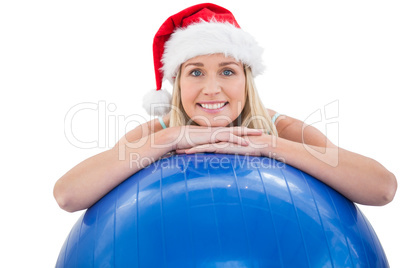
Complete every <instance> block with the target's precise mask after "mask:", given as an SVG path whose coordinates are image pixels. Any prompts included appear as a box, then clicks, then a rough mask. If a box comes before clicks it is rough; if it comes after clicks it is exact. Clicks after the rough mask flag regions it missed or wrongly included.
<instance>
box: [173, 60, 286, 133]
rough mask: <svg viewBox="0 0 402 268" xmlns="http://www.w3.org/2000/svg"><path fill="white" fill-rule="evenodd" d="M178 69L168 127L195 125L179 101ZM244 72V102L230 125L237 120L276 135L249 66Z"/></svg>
mask: <svg viewBox="0 0 402 268" xmlns="http://www.w3.org/2000/svg"><path fill="white" fill-rule="evenodd" d="M180 69H181V68H179V71H178V73H177V76H176V79H175V81H174V85H173V94H172V110H171V112H170V120H169V127H175V126H184V125H196V123H195V122H194V121H193V120H191V118H189V117H188V115H187V113H186V112H185V111H184V108H183V105H182V102H181V97H180V95H181V93H180V76H181V71H180ZM244 73H245V76H246V87H245V90H246V103H245V105H244V108H243V110H242V111H241V113H240V115H239V117H238V118H237V119H236V120H235V121H234V122H232V123H231V125H233V124H235V123H236V122H237V124H238V125H239V126H245V127H248V128H256V129H262V130H264V131H265V133H269V134H271V135H274V136H278V132H277V130H276V127H275V125H274V124H273V123H272V120H271V117H270V116H269V114H268V111H267V109H265V107H264V105H263V103H262V101H261V99H260V97H259V95H258V92H257V90H256V87H255V83H254V78H253V75H252V73H251V69H250V67H248V66H246V67H245V68H244Z"/></svg>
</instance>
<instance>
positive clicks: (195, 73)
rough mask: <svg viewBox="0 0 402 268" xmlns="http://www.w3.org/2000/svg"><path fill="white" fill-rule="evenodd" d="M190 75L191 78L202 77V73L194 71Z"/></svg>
mask: <svg viewBox="0 0 402 268" xmlns="http://www.w3.org/2000/svg"><path fill="white" fill-rule="evenodd" d="M190 74H191V75H192V76H196V77H197V76H201V75H202V73H201V71H200V70H194V71H192V72H191V73H190Z"/></svg>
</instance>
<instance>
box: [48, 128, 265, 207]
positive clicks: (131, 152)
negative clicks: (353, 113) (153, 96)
mask: <svg viewBox="0 0 402 268" xmlns="http://www.w3.org/2000/svg"><path fill="white" fill-rule="evenodd" d="M165 123H166V121H165ZM261 134H262V132H261V131H259V130H251V129H245V128H208V127H189V126H184V127H174V128H168V129H162V127H161V126H160V125H159V122H158V120H154V121H151V122H148V123H146V124H143V125H141V126H139V127H137V128H135V129H134V130H132V131H130V132H129V133H127V134H126V135H125V136H124V137H123V138H122V139H121V140H120V141H119V142H118V143H117V144H116V146H115V147H113V148H112V149H110V150H107V151H105V152H102V153H100V154H98V155H95V156H93V157H91V158H88V159H86V160H84V161H83V162H81V163H79V164H78V165H77V166H75V167H74V168H72V169H71V170H70V171H68V172H67V173H66V174H65V175H64V176H62V177H61V178H60V179H59V180H58V181H57V182H56V184H55V186H54V190H53V193H54V197H55V199H56V201H57V203H58V204H59V206H60V207H61V208H62V209H64V210H66V211H69V212H74V211H77V210H82V209H86V208H88V207H90V206H92V205H93V204H94V203H95V202H97V201H98V200H99V199H100V198H102V197H103V196H104V195H105V194H107V193H108V192H109V191H110V190H112V189H113V188H115V187H116V186H117V185H119V184H120V183H121V182H123V181H124V180H126V179H127V178H128V177H130V176H131V175H132V174H134V173H136V172H137V171H139V170H141V169H142V168H144V167H145V166H147V165H149V164H151V163H153V162H154V161H156V160H157V159H159V158H160V157H161V156H163V155H165V154H166V153H168V152H170V151H172V150H180V149H185V148H190V147H192V146H194V145H200V144H208V143H211V142H212V143H216V142H231V143H234V144H239V145H243V146H245V145H247V144H248V143H247V142H245V140H244V138H243V137H241V136H243V135H261Z"/></svg>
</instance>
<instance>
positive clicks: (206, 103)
mask: <svg viewBox="0 0 402 268" xmlns="http://www.w3.org/2000/svg"><path fill="white" fill-rule="evenodd" d="M179 83H180V90H181V91H180V92H181V96H180V97H181V101H182V105H183V108H184V111H185V112H186V114H187V115H188V116H189V117H190V118H191V119H192V120H193V121H194V122H195V123H197V124H198V125H200V126H227V125H229V124H230V123H232V122H233V121H234V120H235V119H236V118H237V117H238V116H239V115H240V113H241V111H242V110H243V108H244V104H245V99H246V90H245V86H246V76H245V74H244V69H243V64H242V63H241V62H239V61H236V60H235V59H234V58H232V57H225V56H224V55H223V54H212V55H203V56H198V57H195V58H192V59H190V60H188V61H186V62H185V63H183V64H182V66H181V75H180V82H179Z"/></svg>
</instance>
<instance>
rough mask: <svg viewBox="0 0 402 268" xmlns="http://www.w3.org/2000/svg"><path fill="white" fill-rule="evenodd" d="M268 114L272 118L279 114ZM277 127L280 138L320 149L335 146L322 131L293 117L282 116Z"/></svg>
mask: <svg viewBox="0 0 402 268" xmlns="http://www.w3.org/2000/svg"><path fill="white" fill-rule="evenodd" d="M268 113H269V115H270V116H271V117H272V116H274V115H275V114H276V113H277V112H276V111H274V110H270V109H268ZM275 126H276V129H277V131H278V136H279V137H280V138H284V139H287V140H291V141H295V142H299V143H304V144H310V145H315V146H320V147H333V146H335V145H334V144H332V143H331V142H330V141H329V140H328V138H327V137H326V136H325V135H324V134H323V133H322V132H321V131H320V130H318V129H317V128H315V127H313V126H310V125H307V124H305V123H304V122H303V121H301V120H299V119H296V118H293V117H291V116H287V115H282V114H281V115H280V116H279V117H278V118H277V119H276V121H275Z"/></svg>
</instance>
